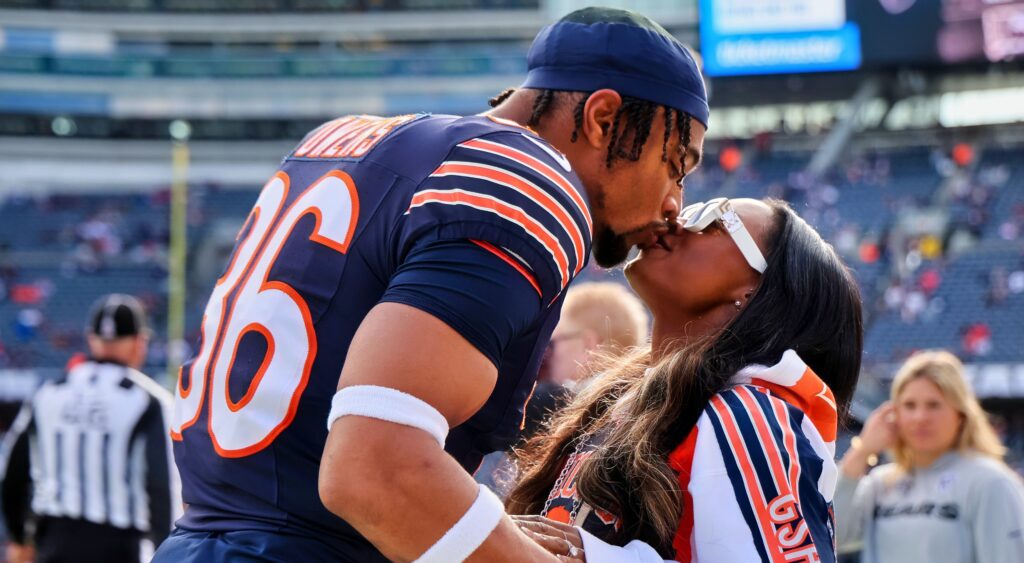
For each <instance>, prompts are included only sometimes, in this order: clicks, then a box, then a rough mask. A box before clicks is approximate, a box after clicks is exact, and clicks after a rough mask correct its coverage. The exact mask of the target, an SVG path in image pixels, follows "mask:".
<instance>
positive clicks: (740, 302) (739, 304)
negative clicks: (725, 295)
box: [735, 299, 743, 309]
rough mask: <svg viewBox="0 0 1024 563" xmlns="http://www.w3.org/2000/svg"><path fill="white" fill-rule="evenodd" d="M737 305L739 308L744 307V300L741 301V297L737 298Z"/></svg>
mask: <svg viewBox="0 0 1024 563" xmlns="http://www.w3.org/2000/svg"><path fill="white" fill-rule="evenodd" d="M735 305H736V308H737V309H742V308H743V302H742V301H740V300H739V299H737V300H736V303H735Z"/></svg>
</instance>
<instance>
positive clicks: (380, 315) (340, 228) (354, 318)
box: [155, 8, 708, 563]
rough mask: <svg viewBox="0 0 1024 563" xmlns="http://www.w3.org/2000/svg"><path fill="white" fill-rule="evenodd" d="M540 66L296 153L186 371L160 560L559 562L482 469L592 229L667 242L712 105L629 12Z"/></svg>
mask: <svg viewBox="0 0 1024 563" xmlns="http://www.w3.org/2000/svg"><path fill="white" fill-rule="evenodd" d="M528 65H529V73H528V75H527V78H526V81H525V83H524V84H523V85H522V87H521V88H519V89H517V90H515V91H510V92H506V93H504V94H502V95H501V96H499V97H497V98H495V100H492V102H493V105H495V106H496V107H495V108H494V109H493V110H491V111H490V112H489V113H487V114H484V115H477V116H471V117H457V116H446V115H406V116H399V117H391V118H379V117H369V116H348V117H342V118H340V119H336V120H334V121H331V122H328V123H325V124H324V125H322V126H321V127H319V128H318V129H316V130H314V131H312V132H311V133H310V134H309V135H308V136H307V137H306V138H305V139H304V140H303V141H302V142H301V143H300V144H299V145H298V147H297V148H296V149H295V150H294V151H293V152H292V153H291V154H290V155H288V156H287V157H286V158H285V160H284V162H283V164H282V166H281V168H280V170H279V171H278V173H277V174H276V175H275V176H274V177H273V178H271V180H270V181H269V182H267V184H266V185H265V186H264V188H263V190H262V192H261V193H260V195H259V198H258V200H257V201H256V204H255V206H254V207H253V210H252V212H251V213H250V215H249V218H248V220H247V221H246V223H245V225H244V226H243V228H242V230H241V232H240V234H239V236H238V242H237V245H236V248H235V250H234V252H233V255H232V257H231V259H230V263H229V264H228V266H227V269H226V271H225V272H224V274H223V276H222V277H221V278H220V279H219V280H218V282H217V284H216V286H215V288H214V290H213V293H212V295H211V297H210V300H209V304H208V305H207V308H206V313H205V316H204V318H203V325H202V333H201V334H202V342H201V346H200V347H199V351H198V353H197V355H196V356H195V357H194V358H193V359H192V360H190V361H189V362H188V363H187V364H186V365H185V366H183V368H182V370H181V376H180V381H179V385H178V388H177V400H176V415H175V416H176V419H175V423H174V428H173V431H172V437H173V438H174V441H175V455H176V459H177V463H178V465H179V467H180V469H181V475H182V481H183V487H184V498H185V501H186V502H187V504H188V509H187V510H186V512H185V515H184V516H183V517H182V518H181V519H180V520H179V521H178V523H177V529H176V531H175V532H174V533H173V534H172V536H171V537H170V538H169V539H168V540H167V541H165V542H164V544H163V545H162V546H161V548H160V550H159V552H158V553H157V555H156V559H155V560H156V561H158V562H160V563H170V562H174V563H178V562H181V561H212V560H217V561H222V560H264V561H358V562H373V561H385V560H388V559H391V560H396V561H412V560H417V561H423V562H443V563H452V562H457V561H463V560H469V561H488V562H494V561H554V560H555V559H553V556H552V555H549V554H548V553H547V552H546V551H545V550H544V549H542V548H540V547H538V546H537V545H535V544H534V543H533V542H532V541H531V540H530V539H529V538H528V537H527V536H526V535H524V534H523V533H522V532H520V531H518V530H517V528H516V526H515V525H514V524H513V523H512V521H511V520H510V519H509V518H508V517H506V516H505V515H504V511H503V509H502V505H501V503H500V501H498V500H497V498H496V497H495V496H494V495H493V494H492V493H490V492H489V491H487V490H486V489H481V488H480V487H478V486H477V485H476V484H475V483H474V481H473V479H472V478H471V476H470V473H471V472H473V471H474V470H475V469H476V467H477V466H478V464H479V462H480V459H481V457H482V456H483V455H484V454H486V453H488V452H491V451H495V450H498V449H502V448H503V447H505V446H506V445H507V444H509V443H510V442H511V441H512V440H513V439H514V438H515V436H516V434H517V430H518V428H519V425H520V424H521V422H522V416H523V414H522V413H523V407H524V404H525V403H526V401H527V399H528V396H529V394H530V392H531V390H532V388H533V384H534V380H535V373H536V371H537V367H538V363H539V362H540V359H541V356H542V355H543V352H544V349H545V346H546V344H547V341H548V338H549V336H550V334H551V330H552V329H553V327H554V326H555V324H556V322H557V320H558V313H559V309H560V307H561V302H562V297H563V295H564V292H565V289H566V286H567V285H568V284H569V283H570V282H571V281H572V279H573V277H574V276H576V275H577V274H578V273H579V272H580V270H581V269H582V268H583V267H584V266H585V265H586V263H587V260H588V255H589V253H590V251H591V245H592V243H593V247H594V248H593V249H594V256H595V259H596V261H597V262H598V263H599V264H601V265H603V266H611V265H614V264H617V263H619V262H621V261H623V260H624V259H625V257H626V254H627V252H628V251H629V249H630V247H632V246H634V245H638V244H639V245H654V244H660V241H659V234H660V233H663V232H666V231H667V229H668V224H669V221H674V220H675V217H676V216H677V215H678V213H679V209H680V203H681V201H680V199H681V192H680V186H681V183H682V180H683V178H684V176H685V175H686V174H687V173H688V172H689V171H690V170H692V169H693V168H694V167H695V166H696V165H697V164H698V162H699V160H700V156H701V147H702V142H703V138H704V133H705V131H706V127H707V121H708V106H707V97H706V94H705V88H704V83H703V80H702V78H701V75H700V71H699V69H698V67H697V64H696V63H695V61H694V59H693V57H692V56H691V54H690V53H689V52H688V51H687V49H686V48H685V47H683V46H682V45H681V44H680V43H679V42H678V41H677V40H676V39H674V38H673V37H672V36H671V35H670V34H669V33H668V32H666V31H665V30H664V29H662V28H661V27H660V26H658V25H657V24H655V23H654V22H652V21H651V20H649V19H647V18H646V17H644V16H641V15H639V14H636V13H633V12H628V11H623V10H612V9H593V8H588V9H584V10H580V11H577V12H574V13H572V14H570V15H569V16H567V17H565V18H563V19H562V20H561V21H559V22H558V23H555V24H553V25H551V26H548V27H546V28H545V29H544V30H542V31H541V33H540V34H539V35H538V37H537V38H536V40H535V41H534V44H533V46H532V47H531V49H530V52H529V55H528ZM339 376H340V379H339Z"/></svg>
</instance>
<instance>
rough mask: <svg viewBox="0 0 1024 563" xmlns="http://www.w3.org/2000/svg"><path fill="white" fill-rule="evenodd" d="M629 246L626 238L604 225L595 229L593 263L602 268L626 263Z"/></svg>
mask: <svg viewBox="0 0 1024 563" xmlns="http://www.w3.org/2000/svg"><path fill="white" fill-rule="evenodd" d="M629 248H630V245H629V244H628V243H627V242H626V237H624V236H622V235H620V234H618V233H616V232H615V231H613V230H612V229H611V227H608V226H606V225H603V226H599V227H597V232H595V233H594V249H593V252H594V262H597V265H598V266H601V267H602V268H612V267H615V266H618V265H619V264H621V263H623V262H625V261H626V258H627V257H628V256H629Z"/></svg>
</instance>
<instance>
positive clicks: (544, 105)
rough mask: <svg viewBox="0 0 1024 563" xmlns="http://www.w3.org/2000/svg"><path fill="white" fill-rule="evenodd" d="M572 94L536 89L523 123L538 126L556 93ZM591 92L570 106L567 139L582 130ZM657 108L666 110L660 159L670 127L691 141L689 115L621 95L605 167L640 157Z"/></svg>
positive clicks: (497, 100)
mask: <svg viewBox="0 0 1024 563" xmlns="http://www.w3.org/2000/svg"><path fill="white" fill-rule="evenodd" d="M513 93H515V88H508V89H506V90H505V91H503V92H502V93H500V94H498V95H497V96H494V97H493V98H491V99H490V100H489V101H488V103H489V104H490V106H491V107H498V106H499V105H501V104H502V103H503V102H504V101H505V100H507V99H509V97H511V96H512V94H513ZM575 93H576V92H568V91H565V90H539V91H538V93H537V96H536V97H535V98H534V99H533V107H532V108H531V110H530V119H529V120H528V121H527V122H526V125H527V126H529V127H536V126H537V125H539V124H540V121H541V119H543V117H544V116H545V115H547V114H548V113H549V112H550V111H551V108H552V107H553V106H554V105H555V99H556V95H557V94H575ZM590 94H591V93H584V95H583V96H582V97H581V98H580V100H579V102H577V103H576V106H575V107H574V108H573V112H572V118H573V124H574V128H573V131H572V136H571V137H570V138H569V141H570V142H573V143H575V142H576V139H578V138H579V135H580V131H582V130H583V109H584V107H585V106H586V105H587V100H588V99H589V98H590ZM658 108H664V110H665V138H664V140H663V141H662V143H661V160H662V161H663V162H664V161H667V160H668V142H669V139H671V136H672V131H673V129H674V130H675V131H676V132H677V135H678V136H679V143H680V145H679V146H680V147H686V146H688V145H689V144H690V123H691V119H692V118H691V116H690V114H688V113H686V112H683V111H679V110H677V109H675V108H670V107H667V106H663V105H661V104H657V103H655V102H650V101H647V100H641V99H639V98H634V97H631V96H622V105H621V106H619V109H618V111H616V112H615V120H614V121H613V123H612V131H611V135H612V140H611V144H610V145H609V146H608V156H607V157H606V158H605V165H606V166H607V167H608V168H611V167H612V164H613V163H614V162H615V161H616V160H617V159H619V158H623V159H626V160H631V161H633V162H636V161H637V160H640V155H641V153H642V152H643V150H644V145H645V144H647V139H648V138H649V137H650V136H651V125H652V124H653V123H654V116H655V115H657V113H658ZM684 168H685V167H684ZM684 172H685V171H684Z"/></svg>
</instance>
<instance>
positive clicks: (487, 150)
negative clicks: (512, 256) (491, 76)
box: [408, 116, 593, 293]
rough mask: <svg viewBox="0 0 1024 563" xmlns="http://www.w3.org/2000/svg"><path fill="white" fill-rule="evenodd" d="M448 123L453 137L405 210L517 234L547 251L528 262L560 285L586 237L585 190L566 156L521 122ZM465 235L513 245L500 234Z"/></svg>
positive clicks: (589, 228)
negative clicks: (484, 225) (524, 126)
mask: <svg viewBox="0 0 1024 563" xmlns="http://www.w3.org/2000/svg"><path fill="white" fill-rule="evenodd" d="M450 129H451V131H450V133H451V134H452V137H450V139H454V140H455V142H453V143H451V144H450V145H449V146H450V150H449V151H448V153H447V154H446V155H445V156H444V158H443V159H441V160H440V161H439V162H438V163H437V165H436V167H435V168H434V169H433V170H432V171H431V172H430V173H429V174H428V175H427V176H426V177H425V178H424V179H423V181H422V182H421V183H420V184H419V186H418V187H417V190H416V192H415V193H414V194H413V196H412V198H411V201H410V204H409V210H408V213H409V214H410V215H412V214H417V215H421V216H422V215H423V214H427V215H428V216H429V217H431V218H432V219H436V220H438V221H440V222H459V221H464V222H470V223H478V224H481V223H491V224H495V225H496V228H498V229H502V230H504V231H506V232H515V233H518V238H519V239H522V240H525V241H527V245H528V246H529V247H530V249H532V250H534V251H536V254H538V255H540V256H544V257H546V258H544V259H541V260H540V262H542V263H541V264H536V263H532V262H534V261H531V260H529V259H528V260H527V265H528V266H530V267H531V268H534V269H536V268H538V267H540V268H542V269H545V270H551V271H552V272H553V274H554V277H555V278H556V280H555V285H556V286H557V287H556V289H557V291H561V289H563V288H564V287H565V286H566V285H568V283H569V281H570V280H571V279H572V278H573V277H574V276H575V275H576V274H578V273H579V271H580V270H581V269H582V268H583V267H584V265H585V264H586V261H587V258H588V256H589V252H590V244H591V239H592V236H593V234H592V233H593V224H592V222H591V218H590V209H589V205H588V203H587V201H586V198H585V195H584V194H585V192H584V190H583V187H582V185H581V184H580V182H579V179H578V178H577V177H576V174H575V173H574V172H573V171H572V167H571V165H570V164H569V163H568V161H567V160H566V158H565V156H564V155H562V154H561V153H559V152H558V151H557V150H556V149H554V147H552V146H551V145H550V144H548V143H547V142H545V141H544V140H542V139H540V138H539V137H537V136H536V135H535V134H533V133H532V132H531V131H529V130H528V129H526V128H523V127H519V126H517V125H514V124H507V123H501V122H495V121H493V120H491V119H488V118H486V117H479V116H478V117H474V118H464V120H463V121H461V122H457V123H452V124H450ZM456 133H457V134H456ZM466 236H467V238H483V239H485V240H488V242H492V243H494V244H497V245H500V246H506V247H508V246H511V250H513V251H517V248H516V244H515V243H514V242H510V241H508V240H504V239H503V238H502V237H501V236H497V235H496V236H494V237H489V236H487V234H486V233H485V234H481V233H478V232H477V233H467V235H466ZM520 254H523V253H520ZM525 254H532V252H526V253H525ZM557 291H556V293H557Z"/></svg>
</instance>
